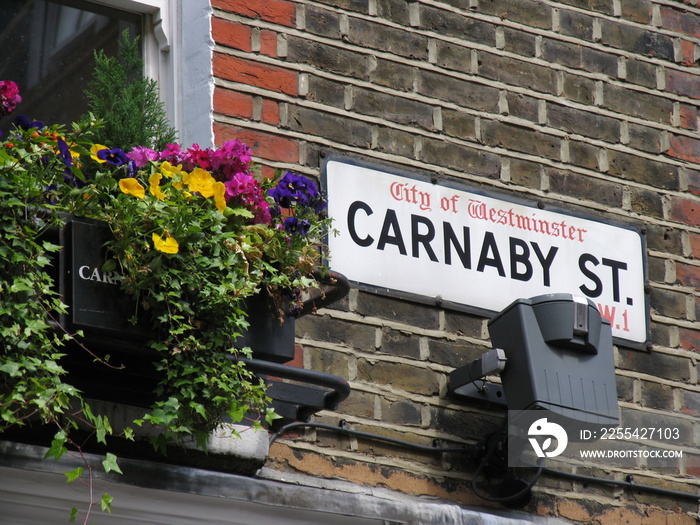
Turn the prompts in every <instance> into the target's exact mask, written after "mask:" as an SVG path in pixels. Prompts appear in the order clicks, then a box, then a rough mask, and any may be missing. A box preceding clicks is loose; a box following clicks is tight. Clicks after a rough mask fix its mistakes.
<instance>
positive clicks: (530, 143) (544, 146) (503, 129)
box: [481, 120, 561, 159]
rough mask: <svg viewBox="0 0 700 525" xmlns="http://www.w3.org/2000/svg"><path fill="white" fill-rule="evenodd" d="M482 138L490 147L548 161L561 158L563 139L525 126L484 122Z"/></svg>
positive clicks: (493, 121) (482, 124)
mask: <svg viewBox="0 0 700 525" xmlns="http://www.w3.org/2000/svg"><path fill="white" fill-rule="evenodd" d="M481 137H482V140H483V141H484V143H485V144H488V145H489V146H494V147H500V148H507V149H510V150H515V151H521V152H523V153H530V154H533V155H538V156H542V157H545V158H548V159H559V158H560V156H561V151H560V147H561V139H559V138H558V137H554V136H552V135H545V134H544V133H541V132H539V131H536V130H534V129H531V128H526V127H524V126H516V125H514V124H509V123H505V122H499V121H495V120H491V121H487V120H482V123H481Z"/></svg>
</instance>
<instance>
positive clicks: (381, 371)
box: [357, 358, 440, 396]
mask: <svg viewBox="0 0 700 525" xmlns="http://www.w3.org/2000/svg"><path fill="white" fill-rule="evenodd" d="M438 376H439V374H438V373H437V372H434V371H432V370H429V369H427V368H418V367H415V366H411V365H408V364H405V363H394V362H388V361H375V362H372V361H368V360H367V359H364V358H360V359H358V360H357V380H358V381H364V382H366V383H368V384H371V385H391V387H392V388H395V389H399V390H405V391H407V392H412V393H414V394H422V395H426V396H429V395H437V393H438V392H439V389H440V383H439V379H438Z"/></svg>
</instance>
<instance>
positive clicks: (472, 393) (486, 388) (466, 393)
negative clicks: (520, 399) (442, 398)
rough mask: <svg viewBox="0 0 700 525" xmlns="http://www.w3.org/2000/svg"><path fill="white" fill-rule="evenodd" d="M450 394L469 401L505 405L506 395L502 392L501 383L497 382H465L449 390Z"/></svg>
mask: <svg viewBox="0 0 700 525" xmlns="http://www.w3.org/2000/svg"><path fill="white" fill-rule="evenodd" d="M450 396H452V397H454V398H456V399H461V400H467V399H468V400H470V401H482V402H484V401H485V402H487V403H492V404H495V405H499V406H503V407H506V406H507V403H506V396H505V394H504V393H503V385H499V384H498V383H487V382H483V384H477V383H467V384H465V385H462V386H460V387H458V388H456V389H454V390H451V391H450Z"/></svg>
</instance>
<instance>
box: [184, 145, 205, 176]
mask: <svg viewBox="0 0 700 525" xmlns="http://www.w3.org/2000/svg"><path fill="white" fill-rule="evenodd" d="M209 154H210V150H209V149H201V148H200V147H199V144H192V146H191V147H190V148H187V150H185V158H184V159H183V161H182V162H183V165H184V166H183V167H184V168H185V169H186V170H187V171H191V170H193V169H194V168H202V169H203V170H207V171H210V170H211V162H210V161H209Z"/></svg>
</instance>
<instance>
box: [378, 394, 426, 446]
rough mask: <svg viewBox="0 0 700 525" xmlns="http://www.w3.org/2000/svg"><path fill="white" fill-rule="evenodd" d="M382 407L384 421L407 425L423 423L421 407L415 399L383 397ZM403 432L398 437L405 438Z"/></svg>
mask: <svg viewBox="0 0 700 525" xmlns="http://www.w3.org/2000/svg"><path fill="white" fill-rule="evenodd" d="M380 407H381V411H382V421H383V422H387V423H390V424H391V423H393V424H399V425H407V426H419V425H420V424H421V407H420V405H419V404H418V403H416V402H414V401H407V400H401V399H387V398H386V397H382V398H381V399H380ZM401 434H404V435H403V436H401V435H398V436H396V437H397V438H399V439H405V438H406V436H405V433H404V432H401Z"/></svg>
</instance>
